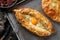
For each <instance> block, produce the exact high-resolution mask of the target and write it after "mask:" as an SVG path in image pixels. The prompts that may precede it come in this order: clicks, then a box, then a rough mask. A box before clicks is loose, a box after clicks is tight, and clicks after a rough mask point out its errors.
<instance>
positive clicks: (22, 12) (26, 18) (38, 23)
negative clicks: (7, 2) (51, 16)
mask: <svg viewBox="0 0 60 40" xmlns="http://www.w3.org/2000/svg"><path fill="white" fill-rule="evenodd" d="M14 12H15V16H16V18H17V20H18V22H19V23H20V24H21V25H22V26H23V27H24V28H26V29H28V30H29V31H31V32H32V33H34V34H37V35H38V36H49V35H51V34H53V33H54V32H55V31H54V28H53V25H52V24H51V22H50V21H49V20H48V19H47V18H46V17H45V16H44V15H43V14H41V13H40V12H39V11H37V10H34V9H32V8H22V9H14Z"/></svg>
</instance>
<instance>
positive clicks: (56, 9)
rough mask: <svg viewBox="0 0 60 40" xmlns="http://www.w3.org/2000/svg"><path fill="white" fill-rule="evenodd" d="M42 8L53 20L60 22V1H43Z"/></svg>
mask: <svg viewBox="0 0 60 40" xmlns="http://www.w3.org/2000/svg"><path fill="white" fill-rule="evenodd" d="M42 8H43V10H44V12H45V13H46V14H47V15H48V16H49V17H50V18H51V19H52V20H54V21H56V22H60V0H42Z"/></svg>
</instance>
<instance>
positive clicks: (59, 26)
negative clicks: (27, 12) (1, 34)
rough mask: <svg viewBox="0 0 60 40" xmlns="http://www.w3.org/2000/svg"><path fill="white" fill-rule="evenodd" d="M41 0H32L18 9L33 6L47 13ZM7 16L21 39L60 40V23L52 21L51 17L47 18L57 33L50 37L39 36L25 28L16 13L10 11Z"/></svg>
mask: <svg viewBox="0 0 60 40" xmlns="http://www.w3.org/2000/svg"><path fill="white" fill-rule="evenodd" d="M41 1H42V0H32V1H31V2H29V3H27V4H25V5H22V6H18V7H17V9H19V8H23V7H28V8H33V9H36V10H38V11H40V12H41V13H42V14H43V15H45V13H44V11H43V10H42V6H41ZM45 16H46V15H45ZM46 17H47V16H46ZM7 18H8V20H9V21H10V23H11V25H12V26H13V27H15V28H13V27H12V28H13V30H14V31H15V33H16V35H17V37H18V39H19V40H60V23H56V22H54V21H52V20H51V19H50V18H49V17H47V18H48V19H49V20H50V21H51V22H52V24H53V26H54V29H55V30H56V34H54V35H52V36H49V37H38V36H36V35H34V34H32V33H31V32H29V31H28V30H26V29H25V28H23V27H22V26H21V25H20V24H19V23H18V21H17V20H16V18H15V16H14V13H8V17H7ZM11 20H12V21H11Z"/></svg>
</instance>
